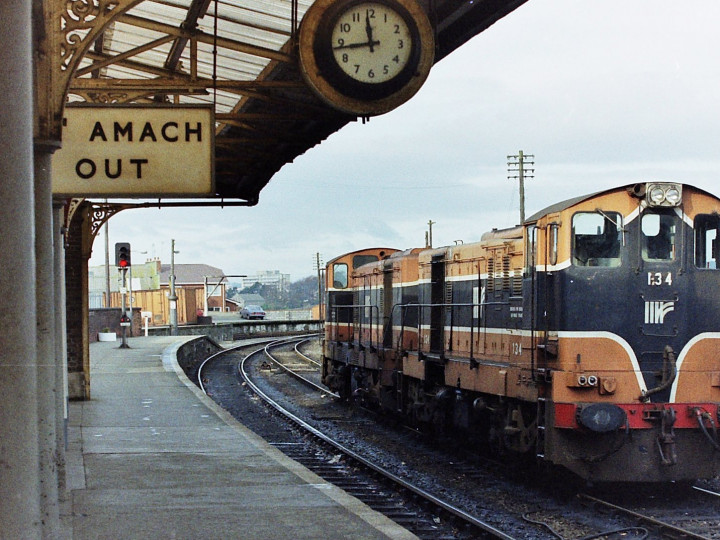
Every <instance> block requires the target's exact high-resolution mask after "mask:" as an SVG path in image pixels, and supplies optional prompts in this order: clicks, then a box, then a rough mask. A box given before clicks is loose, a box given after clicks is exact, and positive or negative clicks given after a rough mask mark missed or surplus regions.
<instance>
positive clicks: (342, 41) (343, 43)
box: [337, 38, 345, 47]
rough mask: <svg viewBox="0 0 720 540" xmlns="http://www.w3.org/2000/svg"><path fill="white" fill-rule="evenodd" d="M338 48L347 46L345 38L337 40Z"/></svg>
mask: <svg viewBox="0 0 720 540" xmlns="http://www.w3.org/2000/svg"><path fill="white" fill-rule="evenodd" d="M337 44H338V47H342V46H343V45H345V40H344V39H343V38H338V40H337Z"/></svg>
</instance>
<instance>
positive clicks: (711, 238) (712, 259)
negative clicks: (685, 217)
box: [695, 214, 720, 269]
mask: <svg viewBox="0 0 720 540" xmlns="http://www.w3.org/2000/svg"><path fill="white" fill-rule="evenodd" d="M718 233H720V216H718V215H717V214H713V215H709V214H700V215H699V216H697V217H696V218H695V266H697V267H698V268H712V269H717V268H720V264H718V262H720V253H719V252H718V250H720V244H718Z"/></svg>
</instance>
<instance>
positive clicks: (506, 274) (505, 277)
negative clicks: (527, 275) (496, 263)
mask: <svg viewBox="0 0 720 540" xmlns="http://www.w3.org/2000/svg"><path fill="white" fill-rule="evenodd" d="M502 288H503V290H504V291H509V290H510V256H509V255H505V256H504V257H503V268H502Z"/></svg>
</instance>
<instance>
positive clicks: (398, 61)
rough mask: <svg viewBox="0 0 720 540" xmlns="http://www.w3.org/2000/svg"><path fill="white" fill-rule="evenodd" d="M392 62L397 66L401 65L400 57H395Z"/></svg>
mask: <svg viewBox="0 0 720 540" xmlns="http://www.w3.org/2000/svg"><path fill="white" fill-rule="evenodd" d="M392 61H393V62H395V63H396V64H399V63H400V57H399V56H397V55H396V56H394V57H393V59H392Z"/></svg>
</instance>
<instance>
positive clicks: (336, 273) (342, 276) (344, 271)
mask: <svg viewBox="0 0 720 540" xmlns="http://www.w3.org/2000/svg"><path fill="white" fill-rule="evenodd" d="M347 286H348V267H347V264H345V263H336V264H333V289H346V288H347Z"/></svg>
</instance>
